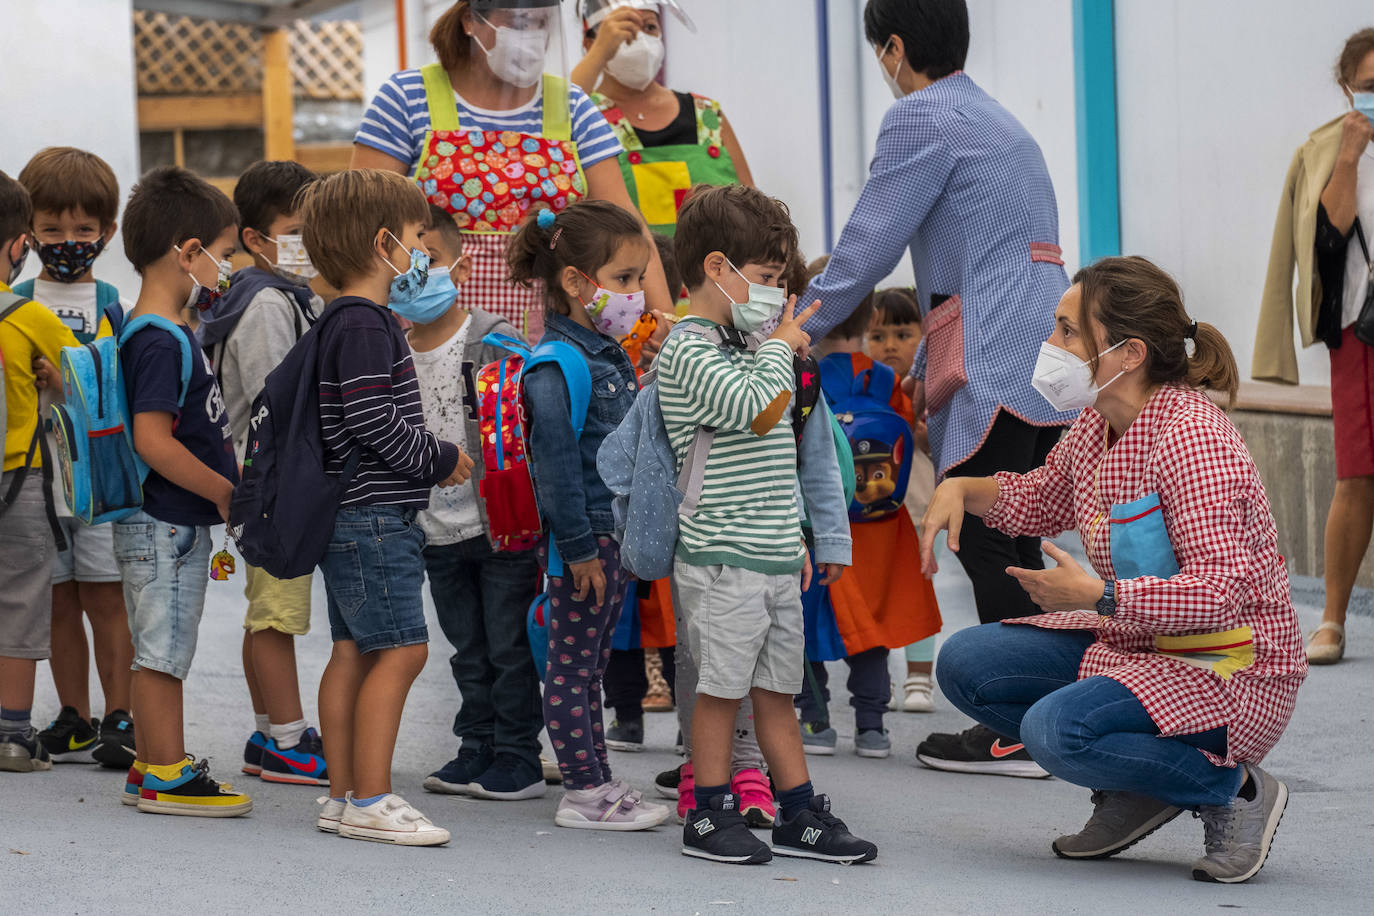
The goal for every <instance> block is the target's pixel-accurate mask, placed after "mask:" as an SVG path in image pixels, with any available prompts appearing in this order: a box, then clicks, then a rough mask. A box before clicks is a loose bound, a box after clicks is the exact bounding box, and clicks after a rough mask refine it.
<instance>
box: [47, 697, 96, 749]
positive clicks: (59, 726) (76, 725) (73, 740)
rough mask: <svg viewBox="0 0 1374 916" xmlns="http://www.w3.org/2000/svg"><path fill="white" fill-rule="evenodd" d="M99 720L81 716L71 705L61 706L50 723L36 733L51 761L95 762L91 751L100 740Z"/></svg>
mask: <svg viewBox="0 0 1374 916" xmlns="http://www.w3.org/2000/svg"><path fill="white" fill-rule="evenodd" d="M99 727H100V722H99V720H97V721H94V722H92V721H91V720H89V719H83V718H81V713H79V712H77V711H76V708H75V707H73V706H63V707H62V710H61V712H59V713H58V714H57V718H56V719H53V720H52V724H51V725H49V726H48V727H47V728H45V729H43V730H42V731H41V732H39V733H38V740H39V741H41V742H43V747H44V749H46V750H47V752H48V756H50V757H51V758H52V760H53V763H95V757H94V756H92V754H91V752H92V751H94V750H95V745H96V742H97V741H99V740H100V732H99V731H98V729H99Z"/></svg>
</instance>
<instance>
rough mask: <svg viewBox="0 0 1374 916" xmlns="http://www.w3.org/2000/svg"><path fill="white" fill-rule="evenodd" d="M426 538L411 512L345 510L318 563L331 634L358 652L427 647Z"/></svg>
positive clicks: (388, 508)
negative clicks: (424, 601) (414, 646)
mask: <svg viewBox="0 0 1374 916" xmlns="http://www.w3.org/2000/svg"><path fill="white" fill-rule="evenodd" d="M424 549H425V533H424V531H423V530H421V528H420V523H419V522H418V521H416V519H415V510H414V509H403V508H401V507H399V506H345V507H343V508H342V509H340V510H339V514H338V515H336V516H335V517H334V536H333V537H332V538H330V541H329V548H328V549H327V550H326V551H325V553H324V559H322V560H320V572H322V573H323V574H324V586H325V591H326V592H327V593H328V595H329V631H330V634H331V635H332V636H333V637H334V641H335V642H342V641H343V640H348V639H351V640H352V641H353V642H355V643H357V644H358V651H359V652H375V651H376V650H378V649H394V648H396V647H397V646H413V645H416V644H419V643H425V642H429V630H428V628H427V627H426V626H425V609H424V604H423V599H422V598H421V589H422V588H423V587H424V584H425V558H424Z"/></svg>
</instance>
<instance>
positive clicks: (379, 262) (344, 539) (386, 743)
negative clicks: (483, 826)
mask: <svg viewBox="0 0 1374 916" xmlns="http://www.w3.org/2000/svg"><path fill="white" fill-rule="evenodd" d="M301 201H302V203H301V206H300V207H299V208H298V209H300V211H301V214H302V217H303V219H304V221H305V229H304V232H303V235H304V242H305V248H306V251H307V252H308V253H309V255H310V260H311V262H312V263H313V264H314V265H315V266H316V267H317V268H318V269H319V271H320V274H321V275H322V276H323V277H324V279H325V280H326V281H328V282H329V283H330V284H331V285H333V286H335V287H337V288H338V289H339V291H340V295H339V297H338V298H337V299H335V300H334V301H333V302H332V303H331V304H330V306H329V309H330V311H336V310H339V309H346V310H347V311H346V312H345V313H343V314H340V315H337V316H335V317H332V318H331V320H329V321H328V322H326V323H325V324H324V326H323V327H322V328H321V329H320V340H319V352H320V357H319V364H318V368H317V371H318V374H319V386H320V429H321V435H322V438H323V441H324V452H325V454H324V461H325V468H326V470H327V471H329V472H330V473H331V474H336V475H345V474H347V473H348V471H347V470H346V469H348V468H356V470H353V472H352V476H351V477H350V478H348V480H349V482H348V484H347V489H346V491H345V493H344V498H343V500H342V502H341V504H340V507H339V512H338V515H337V516H336V517H335V519H334V535H333V538H332V539H331V540H330V543H329V548H328V550H327V552H326V554H325V557H324V559H323V560H321V561H320V571H321V572H322V573H323V574H324V582H325V587H326V590H327V591H328V595H329V627H330V631H331V634H332V635H333V638H334V651H333V654H332V655H331V656H330V659H329V664H328V666H327V667H326V668H325V671H324V677H323V678H322V679H321V680H320V706H319V711H320V726H321V729H322V731H323V738H324V746H325V747H324V751H325V759H326V760H327V761H329V783H330V792H329V798H327V799H325V800H323V810H322V811H321V812H320V816H319V819H318V820H317V821H316V826H317V827H318V828H319V829H321V830H324V831H326V832H337V833H338V834H339V835H340V836H345V837H351V838H353V839H361V840H373V841H376V842H384V843H395V844H397V845H402V846H436V845H441V844H443V843H447V842H448V839H449V834H448V831H447V830H444V829H443V828H441V827H436V826H434V825H433V824H432V823H430V821H429V819H428V818H426V817H425V816H424V815H422V814H420V812H418V811H416V810H415V809H414V808H412V807H411V806H410V805H409V804H408V803H407V802H406V801H405V799H403V798H401V797H400V796H399V795H394V794H392V792H391V755H392V751H393V750H394V749H395V745H396V732H397V729H398V728H399V727H400V722H401V710H402V707H403V706H404V705H405V700H406V695H407V694H408V693H409V691H410V685H411V683H412V682H413V681H414V680H415V677H416V676H417V675H418V674H419V673H420V670H421V669H422V668H423V667H424V665H425V659H426V657H427V655H428V646H427V643H428V641H429V634H428V632H427V630H426V628H425V616H424V609H423V606H422V604H421V597H420V595H421V588H422V586H423V585H424V578H425V568H424V558H423V555H422V553H421V552H422V551H423V550H424V546H425V536H424V533H423V532H422V531H421V529H420V525H419V522H417V521H416V518H415V513H416V511H417V510H419V509H424V508H426V507H427V506H428V505H429V491H430V488H431V487H434V486H453V485H455V484H460V483H462V482H464V481H465V480H467V478H468V475H469V474H470V472H471V469H472V459H470V458H468V457H467V456H466V455H464V454H463V453H462V452H461V451H460V450H459V449H458V446H456V445H454V444H453V443H451V442H441V441H439V440H438V439H437V438H436V437H435V436H434V435H433V434H432V433H430V432H428V431H426V429H425V420H424V412H423V410H422V408H421V403H420V389H419V385H418V383H417V381H416V378H415V366H414V364H413V363H412V362H411V356H410V347H409V346H408V345H407V344H406V339H405V335H404V334H402V332H401V328H400V326H399V325H398V324H397V322H396V318H395V316H393V315H392V314H390V312H389V311H388V307H389V308H390V309H391V310H393V311H395V312H397V313H398V314H402V315H404V314H405V313H406V311H407V307H408V306H413V305H414V304H415V303H416V302H417V301H419V300H420V298H421V297H422V296H423V290H424V285H425V279H426V276H427V269H428V262H429V258H428V256H427V255H425V254H424V245H423V243H422V242H421V236H422V235H423V231H422V230H423V227H424V225H425V223H426V222H427V221H428V219H429V212H428V208H427V206H426V204H425V199H424V196H423V195H422V194H421V193H420V190H419V188H417V187H416V186H415V185H414V184H412V183H411V182H409V181H407V180H406V179H405V178H403V177H401V176H400V175H398V174H396V173H394V172H382V171H375V170H371V169H363V170H357V171H350V172H342V173H339V174H337V175H331V176H330V177H329V178H326V179H324V180H323V181H320V182H317V183H316V184H314V185H311V186H310V187H308V188H306V189H305V190H304V191H303V192H302V195H301Z"/></svg>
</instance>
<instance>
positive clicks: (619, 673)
mask: <svg viewBox="0 0 1374 916" xmlns="http://www.w3.org/2000/svg"><path fill="white" fill-rule="evenodd" d="M658 657H659V658H660V659H662V661H663V677H664V678H665V679H666V680H667V681H668V689H669V690H670V691H673V692H676V690H677V687H676V685H675V683H674V682H675V680H676V675H677V666H676V665H675V664H674V661H675V660H676V659H675V656H674V653H673V649H672V647H671V646H670V647H668V648H666V649H659V650H658ZM601 684H602V689H603V690H604V691H605V692H606V705H607V706H609V707H611V708H612V709H614V710H615V717H616V718H617V719H618V720H620V721H622V722H626V721H634V720H635V719H642V718H644V694H646V693H648V692H649V675H648V673H647V672H646V671H645V670H644V650H643V649H612V650H611V660H610V661H608V662H607V663H606V675H605V677H603V678H602V680H601Z"/></svg>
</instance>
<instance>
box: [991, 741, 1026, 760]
mask: <svg viewBox="0 0 1374 916" xmlns="http://www.w3.org/2000/svg"><path fill="white" fill-rule="evenodd" d="M1025 749H1026V746H1025V745H1024V744H1005V745H1004V744H1003V743H1002V739H1001V738H998V739H997V740H996V741H994V742H992V747H990V748H988V753H989V754H991V755H992V756H993V757H994V758H996V759H997V760H1001V759H1002V758H1003V757H1010V756H1011V755H1012V754H1015V753H1016V752H1017V751H1022V750H1025Z"/></svg>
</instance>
